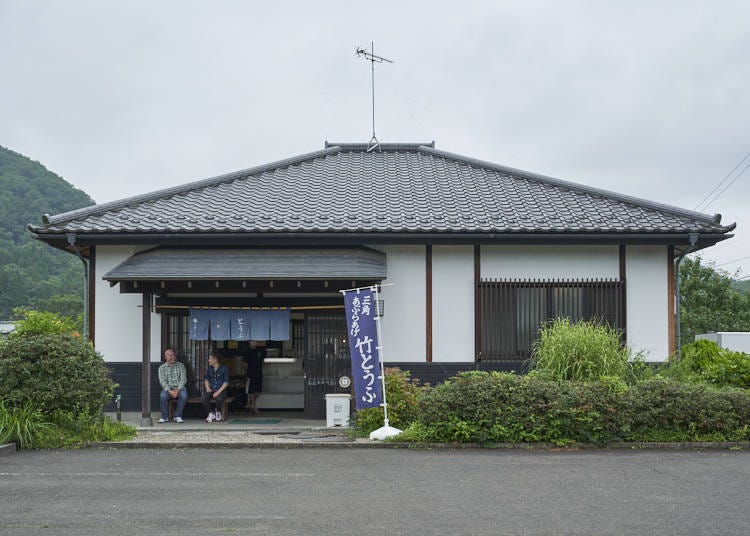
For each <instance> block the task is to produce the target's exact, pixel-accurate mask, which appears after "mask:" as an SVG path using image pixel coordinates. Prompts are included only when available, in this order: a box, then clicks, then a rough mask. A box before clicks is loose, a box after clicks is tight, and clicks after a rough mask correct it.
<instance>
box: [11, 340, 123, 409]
mask: <svg viewBox="0 0 750 536" xmlns="http://www.w3.org/2000/svg"><path fill="white" fill-rule="evenodd" d="M114 388H115V384H114V383H112V380H111V379H110V377H109V370H108V369H107V366H106V364H105V363H104V360H103V359H102V357H101V355H100V354H99V353H97V352H96V351H95V350H94V349H93V347H92V346H91V345H90V344H89V343H88V342H86V341H84V340H82V339H81V338H80V337H76V336H75V335H72V334H65V333H62V334H40V335H30V334H21V335H16V334H14V335H13V336H11V337H9V338H8V340H7V341H6V344H4V345H2V346H0V393H2V395H1V396H2V399H3V400H4V401H5V403H6V404H7V405H8V406H9V407H21V406H22V405H23V404H25V403H27V402H30V403H31V404H34V405H36V406H37V407H39V409H40V411H42V412H43V413H44V414H46V415H50V414H52V413H54V412H55V411H56V410H62V411H72V412H75V413H87V414H90V415H96V414H99V413H101V411H102V408H103V407H104V404H106V403H107V402H108V401H109V400H110V398H111V397H112V393H113V391H114Z"/></svg>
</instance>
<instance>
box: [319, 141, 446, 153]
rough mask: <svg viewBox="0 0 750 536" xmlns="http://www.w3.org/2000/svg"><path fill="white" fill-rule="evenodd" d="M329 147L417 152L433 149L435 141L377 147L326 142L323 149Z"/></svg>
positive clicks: (397, 143) (385, 144) (349, 149)
mask: <svg viewBox="0 0 750 536" xmlns="http://www.w3.org/2000/svg"><path fill="white" fill-rule="evenodd" d="M329 147H340V148H341V150H343V151H357V150H359V151H369V150H370V148H371V147H372V148H373V149H374V148H375V147H377V148H379V149H380V150H383V151H418V150H419V149H420V147H431V148H433V149H434V148H435V140H432V141H431V142H430V143H402V142H393V143H380V142H378V144H377V145H372V144H371V143H337V142H329V141H328V140H326V142H325V148H326V149H327V148H329Z"/></svg>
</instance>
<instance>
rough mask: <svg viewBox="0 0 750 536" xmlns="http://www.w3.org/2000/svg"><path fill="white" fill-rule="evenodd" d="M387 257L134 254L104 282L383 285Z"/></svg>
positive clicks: (354, 251) (301, 251)
mask: <svg viewBox="0 0 750 536" xmlns="http://www.w3.org/2000/svg"><path fill="white" fill-rule="evenodd" d="M386 275H387V271H386V255H385V253H382V252H380V251H376V250H374V249H370V248H365V247H356V248H221V249H218V248H166V247H157V248H153V249H149V250H147V251H142V252H140V253H136V254H135V255H133V256H131V257H129V258H128V259H126V260H125V261H123V262H122V263H120V264H119V265H117V266H116V267H115V268H113V269H112V270H110V271H109V272H107V273H106V274H105V275H104V276H103V279H104V280H106V281H110V282H111V283H112V284H114V283H117V282H121V281H185V280H189V281H201V280H216V281H220V280H224V281H226V280H235V281H237V280H285V279H289V280H309V279H316V280H320V279H325V280H329V279H345V280H382V279H385V278H386Z"/></svg>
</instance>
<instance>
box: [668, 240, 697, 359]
mask: <svg viewBox="0 0 750 536" xmlns="http://www.w3.org/2000/svg"><path fill="white" fill-rule="evenodd" d="M688 240H689V241H690V246H689V247H688V248H687V249H686V250H685V251H683V252H682V253H681V254H680V255H679V256H678V257H676V258H675V268H674V279H675V281H674V288H675V296H674V300H675V355H676V357H677V359H678V360H679V359H680V354H681V350H682V337H681V336H680V263H681V262H682V260H683V259H684V258H685V257H686V256H687V255H689V254H690V253H692V252H693V251H695V250H696V249H697V248H696V247H695V244H696V243H697V242H698V233H690V234H688Z"/></svg>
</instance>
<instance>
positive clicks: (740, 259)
mask: <svg viewBox="0 0 750 536" xmlns="http://www.w3.org/2000/svg"><path fill="white" fill-rule="evenodd" d="M745 259H750V255H748V256H746V257H740V258H739V259H733V260H731V261H727V262H722V263H721V264H717V265H716V266H726V265H727V264H732V263H733V262H739V261H744V260H745Z"/></svg>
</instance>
